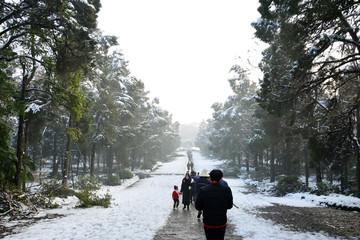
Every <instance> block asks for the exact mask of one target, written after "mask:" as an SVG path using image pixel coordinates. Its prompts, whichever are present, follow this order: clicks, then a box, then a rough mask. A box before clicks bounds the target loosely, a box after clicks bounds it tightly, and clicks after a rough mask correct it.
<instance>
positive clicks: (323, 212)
mask: <svg viewBox="0 0 360 240" xmlns="http://www.w3.org/2000/svg"><path fill="white" fill-rule="evenodd" d="M257 210H258V211H259V212H258V213H256V215H257V216H259V217H262V218H265V219H268V220H271V221H273V222H275V223H277V224H281V225H283V226H286V227H288V228H289V229H291V230H295V231H298V232H324V233H327V234H328V235H329V236H332V237H342V238H345V239H360V213H358V212H349V211H344V210H338V209H333V208H326V207H317V208H309V207H289V206H283V205H274V206H271V207H265V208H259V209H257Z"/></svg>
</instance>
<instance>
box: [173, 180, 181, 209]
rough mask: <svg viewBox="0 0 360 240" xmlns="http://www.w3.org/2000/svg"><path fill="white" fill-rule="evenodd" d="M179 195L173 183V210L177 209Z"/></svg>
mask: <svg viewBox="0 0 360 240" xmlns="http://www.w3.org/2000/svg"><path fill="white" fill-rule="evenodd" d="M180 195H181V192H179V187H178V186H176V185H174V191H173V193H172V199H173V201H174V207H173V208H174V210H175V209H177V208H178V207H179V203H180V201H179V197H180Z"/></svg>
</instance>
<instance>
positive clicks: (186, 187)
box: [180, 173, 191, 210]
mask: <svg viewBox="0 0 360 240" xmlns="http://www.w3.org/2000/svg"><path fill="white" fill-rule="evenodd" d="M180 192H181V193H182V195H183V197H182V203H183V204H184V208H183V210H185V208H187V210H190V209H189V206H190V198H191V177H190V175H189V173H186V175H185V177H184V178H183V180H182V182H181V189H180Z"/></svg>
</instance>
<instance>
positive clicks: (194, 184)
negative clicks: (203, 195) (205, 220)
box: [190, 171, 198, 203]
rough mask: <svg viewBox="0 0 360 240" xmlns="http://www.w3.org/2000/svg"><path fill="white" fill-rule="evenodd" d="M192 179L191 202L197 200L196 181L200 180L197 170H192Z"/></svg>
mask: <svg viewBox="0 0 360 240" xmlns="http://www.w3.org/2000/svg"><path fill="white" fill-rule="evenodd" d="M190 177H191V179H192V181H191V198H190V203H192V202H193V201H194V203H195V201H196V183H197V180H198V177H197V176H196V172H195V171H191V175H190Z"/></svg>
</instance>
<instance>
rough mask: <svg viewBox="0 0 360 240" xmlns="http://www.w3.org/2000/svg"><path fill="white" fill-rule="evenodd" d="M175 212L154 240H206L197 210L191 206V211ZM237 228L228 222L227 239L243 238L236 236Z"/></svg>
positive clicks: (180, 209)
mask: <svg viewBox="0 0 360 240" xmlns="http://www.w3.org/2000/svg"><path fill="white" fill-rule="evenodd" d="M181 206H182V205H180V206H179V209H178V210H173V211H172V212H171V213H170V215H169V217H168V219H167V222H166V225H165V226H164V227H163V228H161V229H160V230H158V231H157V232H156V235H155V236H154V238H153V239H154V240H169V239H171V240H191V239H196V240H204V239H206V238H205V233H204V228H203V223H202V217H201V218H200V219H198V218H197V217H196V216H197V210H196V209H195V208H194V206H193V205H190V210H189V211H188V210H182V208H180V207H181ZM234 230H235V227H234V226H233V225H232V224H231V222H228V224H227V227H226V233H225V239H229V240H235V239H236V240H240V239H241V237H239V236H236V235H235V234H234Z"/></svg>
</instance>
